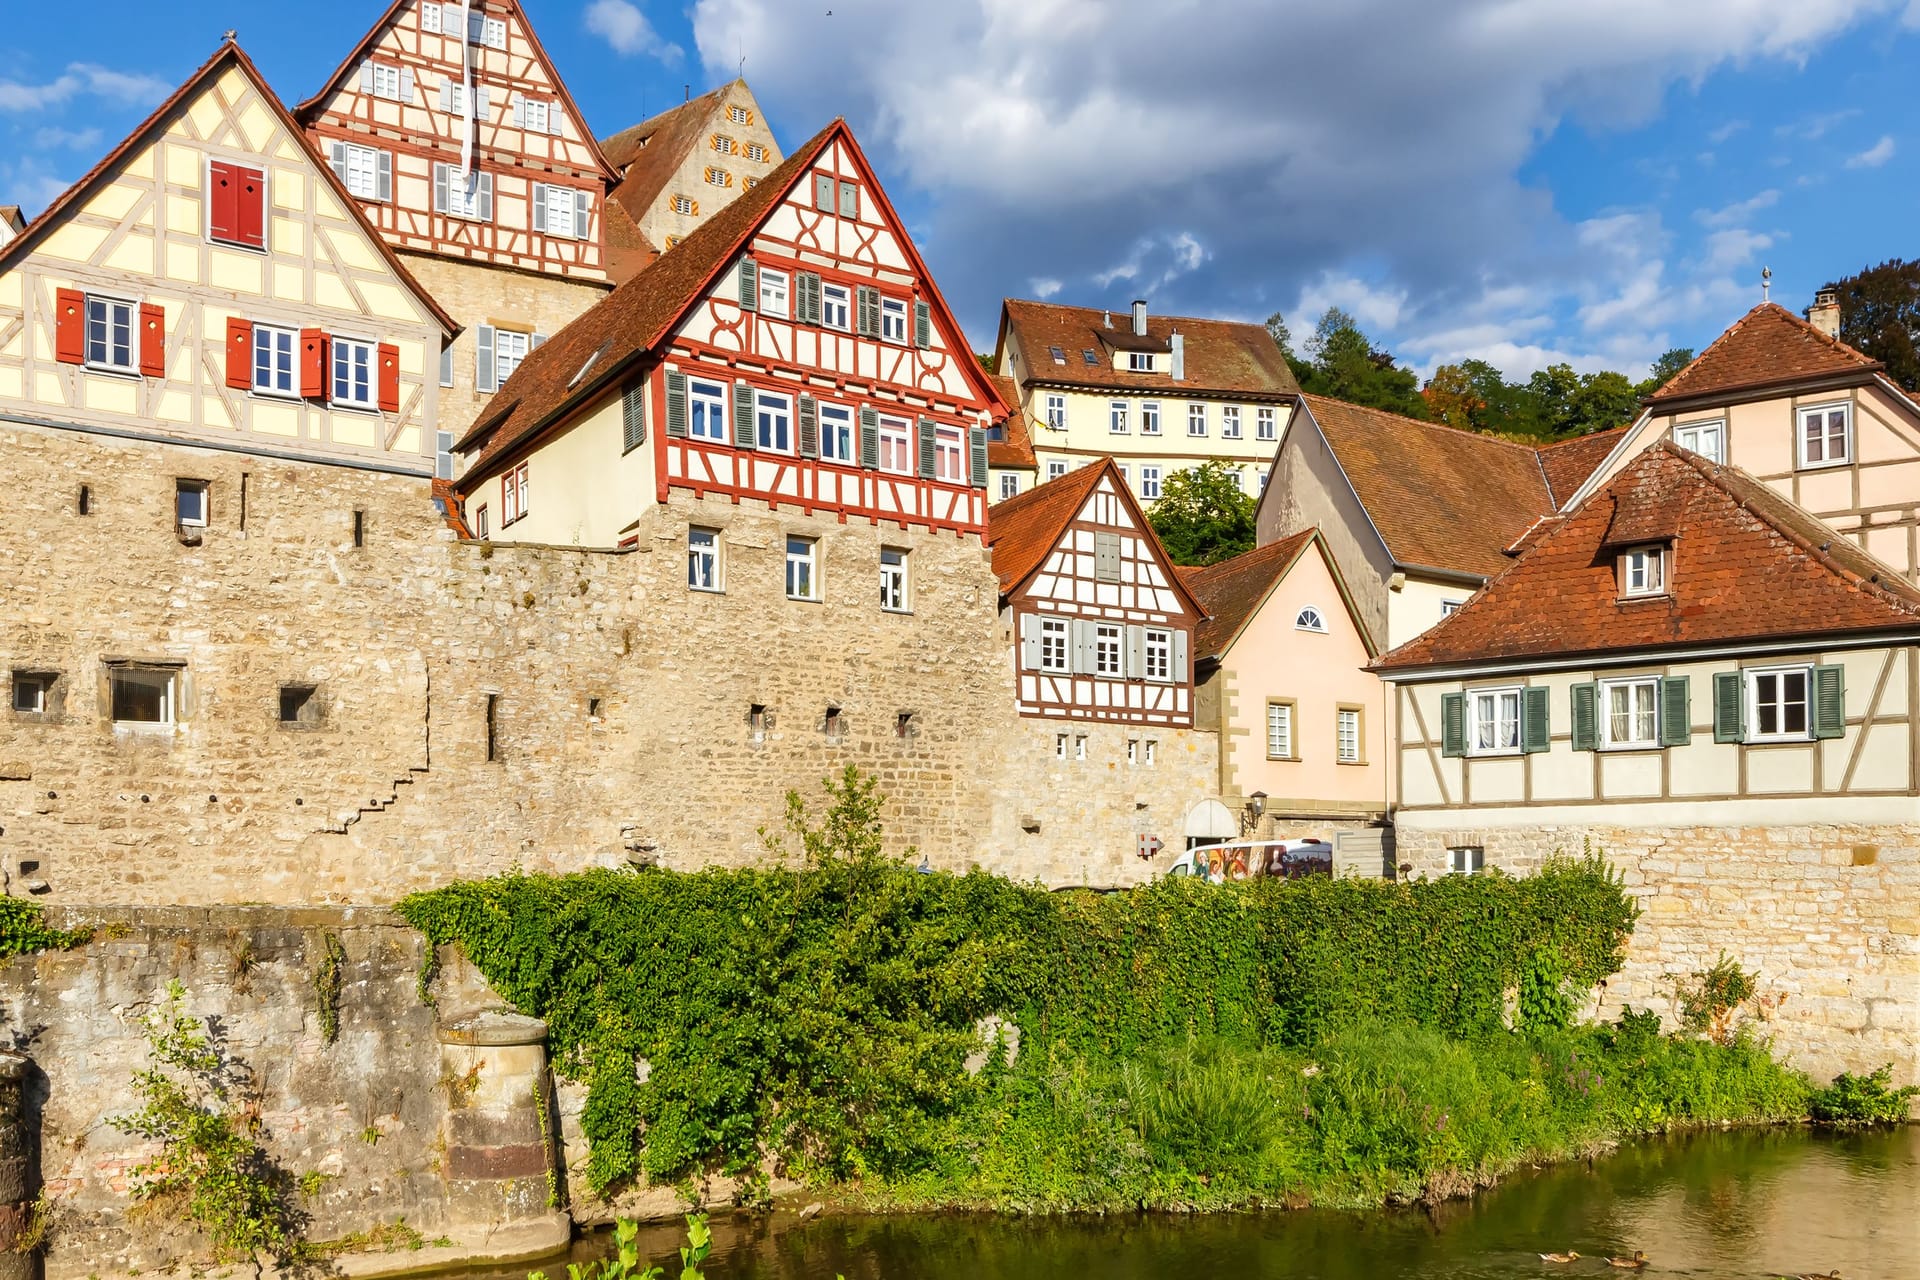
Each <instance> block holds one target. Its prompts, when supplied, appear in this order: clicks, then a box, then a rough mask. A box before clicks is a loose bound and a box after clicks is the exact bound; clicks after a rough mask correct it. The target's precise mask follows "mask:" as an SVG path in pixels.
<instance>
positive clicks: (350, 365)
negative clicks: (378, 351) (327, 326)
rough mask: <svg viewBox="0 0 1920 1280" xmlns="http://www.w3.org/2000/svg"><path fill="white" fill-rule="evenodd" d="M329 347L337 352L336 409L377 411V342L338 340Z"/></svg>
mask: <svg viewBox="0 0 1920 1280" xmlns="http://www.w3.org/2000/svg"><path fill="white" fill-rule="evenodd" d="M327 346H328V347H329V348H330V349H331V350H332V352H333V395H332V397H331V399H332V403H333V406H334V407H335V408H337V409H372V408H374V407H375V405H376V402H377V397H378V394H379V390H380V388H379V380H378V378H377V377H376V376H375V371H374V350H373V343H371V342H362V341H359V340H356V339H353V338H335V339H333V341H331V342H329V343H328V344H327Z"/></svg>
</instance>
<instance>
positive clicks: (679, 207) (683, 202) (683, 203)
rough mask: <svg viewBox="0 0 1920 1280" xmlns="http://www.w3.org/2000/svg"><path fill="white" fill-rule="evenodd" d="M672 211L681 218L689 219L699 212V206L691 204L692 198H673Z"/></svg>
mask: <svg viewBox="0 0 1920 1280" xmlns="http://www.w3.org/2000/svg"><path fill="white" fill-rule="evenodd" d="M673 211H674V212H675V213H677V214H679V215H680V216H681V217H683V218H691V217H692V216H693V215H694V214H696V213H698V212H700V206H699V205H697V204H695V203H694V202H693V197H692V196H675V197H674V198H673Z"/></svg>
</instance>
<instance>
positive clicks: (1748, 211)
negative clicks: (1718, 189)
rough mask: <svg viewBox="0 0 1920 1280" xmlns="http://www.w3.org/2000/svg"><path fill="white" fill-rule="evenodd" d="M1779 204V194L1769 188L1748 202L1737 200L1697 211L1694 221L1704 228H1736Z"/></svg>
mask: <svg viewBox="0 0 1920 1280" xmlns="http://www.w3.org/2000/svg"><path fill="white" fill-rule="evenodd" d="M1779 203H1780V192H1779V191H1778V190H1777V189H1774V188H1769V189H1767V190H1765V191H1762V192H1761V193H1760V194H1759V195H1757V196H1754V197H1752V198H1751V199H1748V200H1739V201H1736V202H1735V203H1733V204H1730V205H1726V206H1725V207H1723V208H1719V209H1699V210H1696V211H1695V212H1694V215H1693V216H1694V219H1695V220H1696V221H1698V222H1699V223H1700V225H1701V226H1705V227H1736V226H1739V225H1740V224H1741V223H1743V222H1746V221H1747V220H1748V219H1750V218H1751V217H1753V215H1754V214H1756V213H1758V212H1760V211H1761V210H1762V209H1771V208H1773V206H1775V205H1777V204H1779Z"/></svg>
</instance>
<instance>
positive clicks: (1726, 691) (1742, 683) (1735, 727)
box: [1713, 671, 1747, 742]
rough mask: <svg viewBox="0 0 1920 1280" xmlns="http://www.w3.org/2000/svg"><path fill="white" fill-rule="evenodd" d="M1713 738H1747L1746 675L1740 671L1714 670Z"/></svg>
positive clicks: (1723, 739)
mask: <svg viewBox="0 0 1920 1280" xmlns="http://www.w3.org/2000/svg"><path fill="white" fill-rule="evenodd" d="M1713 740H1714V741H1715V742H1745V741H1746V740H1747V677H1746V674H1745V673H1744V672H1740V671H1716V672H1715V673H1714V676H1713Z"/></svg>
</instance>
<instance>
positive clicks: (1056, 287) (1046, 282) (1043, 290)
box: [1027, 276, 1067, 302]
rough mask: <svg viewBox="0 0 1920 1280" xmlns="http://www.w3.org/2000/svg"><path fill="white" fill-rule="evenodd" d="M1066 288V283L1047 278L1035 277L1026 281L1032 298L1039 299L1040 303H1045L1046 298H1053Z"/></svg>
mask: <svg viewBox="0 0 1920 1280" xmlns="http://www.w3.org/2000/svg"><path fill="white" fill-rule="evenodd" d="M1066 287H1067V282H1066V281H1064V280H1055V279H1053V278H1051V277H1049V276H1035V277H1034V278H1033V279H1031V280H1029V281H1027V289H1028V290H1029V291H1030V292H1031V293H1032V294H1033V296H1034V297H1036V298H1038V299H1040V301H1042V302H1045V301H1046V300H1047V299H1048V298H1051V297H1053V296H1054V295H1055V294H1057V293H1059V292H1060V291H1061V290H1062V289H1064V288H1066Z"/></svg>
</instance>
